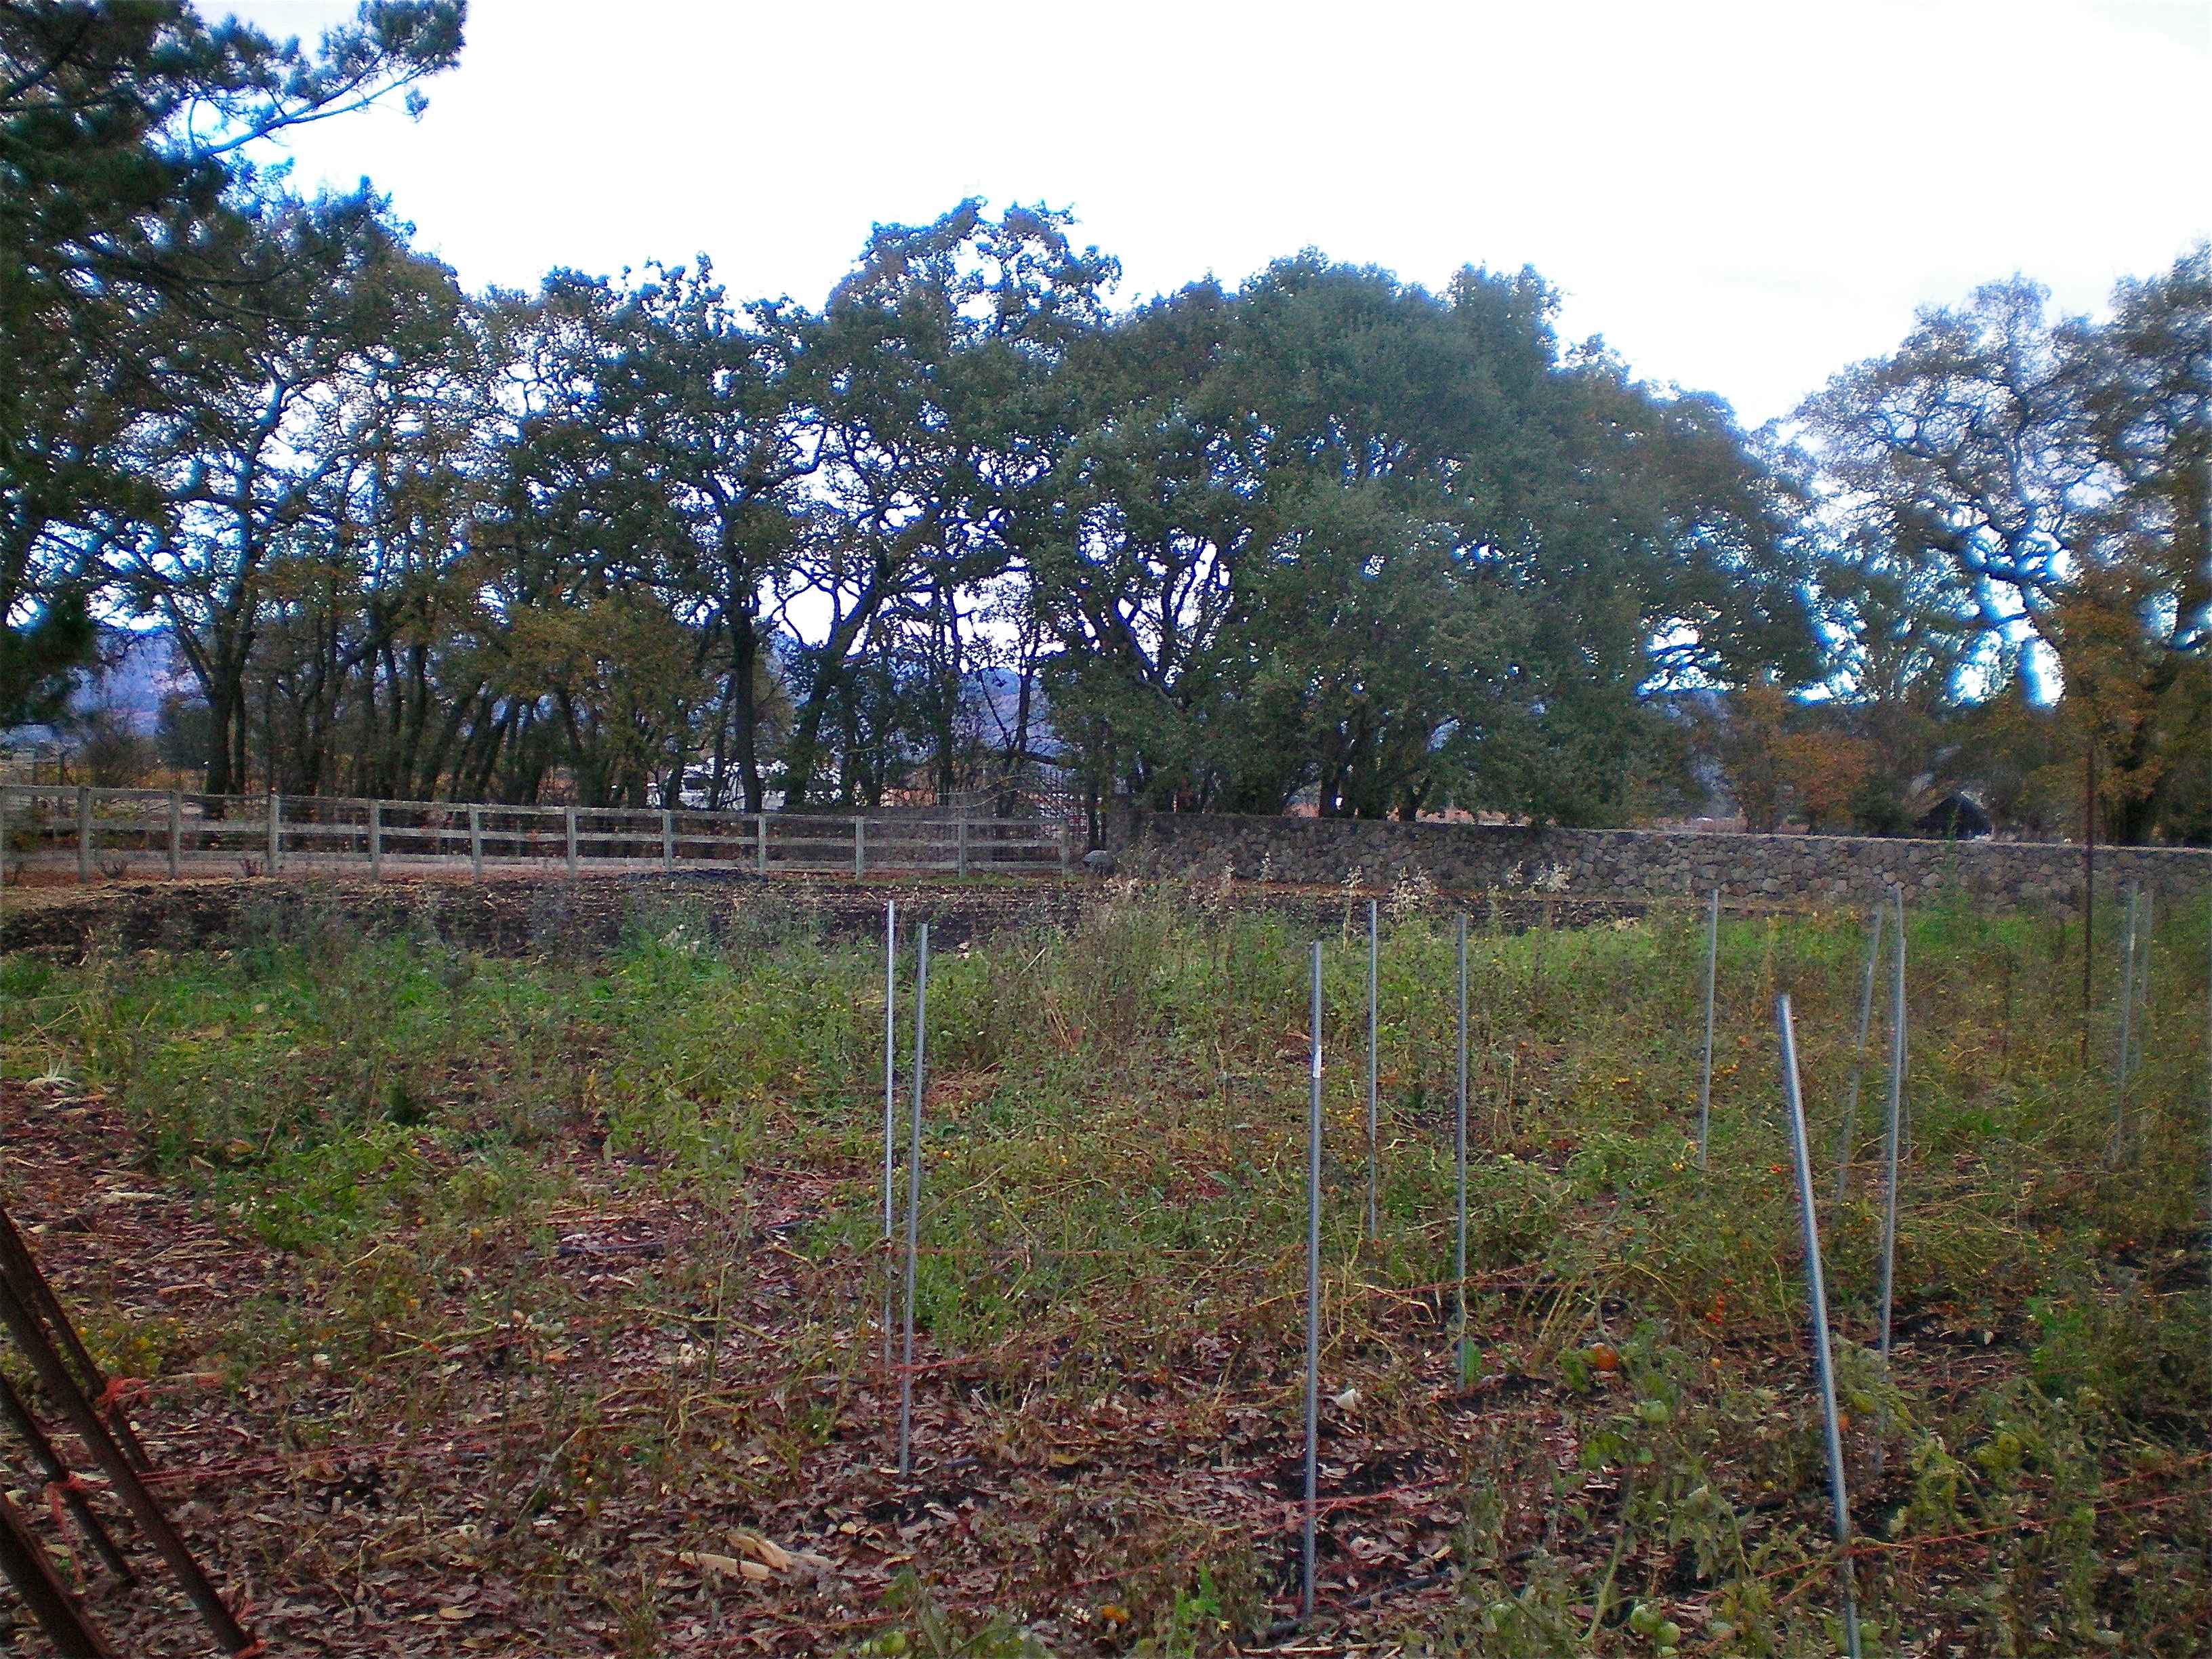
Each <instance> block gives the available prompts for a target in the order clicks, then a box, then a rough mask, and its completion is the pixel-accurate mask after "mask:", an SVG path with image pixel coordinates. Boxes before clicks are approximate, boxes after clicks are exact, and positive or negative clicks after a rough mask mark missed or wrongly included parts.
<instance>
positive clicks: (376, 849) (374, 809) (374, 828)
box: [368, 800, 384, 881]
mask: <svg viewBox="0 0 2212 1659" xmlns="http://www.w3.org/2000/svg"><path fill="white" fill-rule="evenodd" d="M368 878H369V879H370V880H371V881H382V880H383V879H384V803H383V802H382V801H380V800H373V801H371V802H369V804H368Z"/></svg>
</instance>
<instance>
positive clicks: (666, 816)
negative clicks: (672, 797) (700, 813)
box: [660, 812, 676, 876]
mask: <svg viewBox="0 0 2212 1659" xmlns="http://www.w3.org/2000/svg"><path fill="white" fill-rule="evenodd" d="M660 873H661V874H663V875H664V876H672V875H674V874H675V873H676V814H675V813H673V812H663V813H662V814H661V815H660Z"/></svg>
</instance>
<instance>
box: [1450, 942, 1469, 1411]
mask: <svg viewBox="0 0 2212 1659" xmlns="http://www.w3.org/2000/svg"><path fill="white" fill-rule="evenodd" d="M1458 946H1459V1090H1458V1095H1457V1098H1456V1099H1455V1102H1454V1103H1453V1110H1452V1281H1453V1285H1454V1298H1453V1300H1454V1313H1455V1316H1456V1317H1455V1320H1454V1323H1455V1325H1457V1327H1458V1328H1459V1376H1460V1386H1461V1387H1462V1388H1465V1387H1466V1386H1467V1381H1468V1378H1467V916H1466V915H1465V913H1463V912H1462V915H1461V916H1460V919H1459V939H1458Z"/></svg>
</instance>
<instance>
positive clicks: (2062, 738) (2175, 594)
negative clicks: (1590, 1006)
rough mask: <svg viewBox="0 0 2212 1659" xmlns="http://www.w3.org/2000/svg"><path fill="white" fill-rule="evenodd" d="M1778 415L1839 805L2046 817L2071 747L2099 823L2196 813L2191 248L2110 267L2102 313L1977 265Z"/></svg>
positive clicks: (2204, 346)
mask: <svg viewBox="0 0 2212 1659" xmlns="http://www.w3.org/2000/svg"><path fill="white" fill-rule="evenodd" d="M2208 415H2212V252H2208V251H2207V250H2206V249H2205V248H2204V247H2202V246H2200V247H2198V248H2197V249H2195V250H2193V251H2192V252H2190V253H2188V254H2186V255H2185V256H2184V257H2183V258H2181V259H2179V260H2178V261H2177V262H2176V263H2175V264H2174V265H2173V266H2172V269H2171V270H2168V271H2166V272H2165V273H2163V274H2162V275H2160V276H2156V277H2153V278H2150V279H2148V280H2145V281H2142V282H2128V283H2122V284H2121V285H2120V288H2119V289H2118V293H2117V294H2116V295H2115V302H2114V307H2113V314H2112V318H2111V319H2110V320H2109V321H2106V322H2103V323H2096V322H2092V321H2090V320H2088V319H2081V318H2071V319H2060V320H2058V321H2056V322H2054V321H2053V320H2052V319H2051V318H2050V317H2049V315H2048V311H2047V295H2045V292H2044V290H2042V289H2039V288H2038V287H2037V286H2036V285H2035V284H2033V283H2029V282H2027V281H2025V280H2024V279H2020V278H2015V279H2013V280H2011V281H2008V282H2005V283H1993V284H1991V285H1990V286H1988V287H1986V288H1984V289H1979V290H1978V291H1977V292H1976V293H1975V295H1973V296H1972V299H1971V300H1970V301H1968V303H1967V304H1966V306H1964V307H1959V308H1957V309H1939V310H1935V311H1930V312H1929V313H1925V314H1924V315H1923V318H1922V319H1921V321H1920V323H1919V325H1918V326H1917V327H1916V328H1915V330H1914V331H1913V332H1912V333H1911V335H1910V336H1909V337H1907V338H1906V340H1905V343H1904V344H1903V345H1902V346H1901V347H1900V348H1899V350H1898V351H1897V352H1896V353H1894V354H1893V355H1892V356H1887V357H1883V358H1879V359H1876V360H1874V361H1872V362H1867V363H1862V364H1860V365H1857V367H1855V368H1851V369H1849V370H1847V371H1845V372H1844V374H1839V375H1838V376H1837V377H1836V379H1835V380H1833V381H1832V382H1831V383H1830V384H1829V386H1828V387H1827V388H1826V390H1825V391H1823V392H1821V393H1820V394H1819V395H1818V396H1816V397H1815V398H1812V399H1811V400H1809V401H1808V403H1807V404H1806V405H1805V408H1804V410H1802V416H1803V419H1804V422H1805V424H1806V428H1807V431H1808V437H1809V441H1810V443H1811V445H1812V447H1813V450H1814V454H1815V456H1816V457H1817V461H1818V469H1819V470H1818V486H1819V488H1820V489H1821V491H1822V492H1823V508H1824V511H1823V514H1822V516H1821V522H1820V529H1821V531H1822V532H1823V533H1824V534H1825V536H1826V539H1827V549H1828V552H1829V555H1830V556H1829V557H1828V558H1827V559H1826V561H1824V562H1823V563H1822V565H1821V572H1822V577H1823V584H1824V586H1825V588H1826V592H1827V596H1828V600H1829V605H1830V609H1829V612H1828V614H1829V616H1830V617H1831V620H1832V623H1833V624H1834V626H1835V630H1836V638H1837V641H1838V674H1839V676H1840V678H1842V680H1843V681H1844V684H1846V685H1847V686H1848V688H1849V690H1850V693H1851V695H1850V697H1849V698H1847V699H1846V700H1845V701H1844V702H1841V703H1839V704H1838V714H1839V716H1840V717H1842V718H1845V719H1849V720H1853V721H1855V722H1856V723H1857V726H1859V727H1860V728H1862V734H1863V735H1864V736H1865V737H1867V738H1869V740H1870V741H1872V742H1873V743H1874V744H1875V745H1876V748H1877V750H1879V751H1880V753H1881V759H1880V761H1879V762H1878V763H1877V765H1876V766H1875V774H1874V777H1875V786H1874V788H1873V793H1871V794H1870V795H1869V798H1868V799H1867V800H1866V801H1865V802H1864V803H1863V807H1862V810H1861V811H1860V814H1859V816H1860V818H1861V821H1862V822H1863V823H1865V824H1866V825H1867V826H1868V827H1873V828H1887V827H1893V826H1894V825H1895V824H1896V823H1899V822H1900V821H1903V820H1907V819H1909V818H1910V817H1911V814H1912V811H1913V808H1914V803H1915V801H1916V799H1922V800H1924V798H1925V797H1926V796H1927V795H1928V794H1929V793H1930V792H1931V791H1935V790H1940V789H1942V788H1947V787H1954V785H1956V784H1958V783H1960V782H1964V783H1967V784H1969V785H1972V786H1975V787H1979V788H1980V789H1981V790H1982V791H1983V793H1989V794H1991V795H1993V796H1997V797H2002V798H2003V799H2008V800H2015V801H2017V802H2018V803H2019V804H2020V805H2021V810H2022V811H2023V813H2025V814H2026V817H2024V818H2023V819H2022V820H2021V823H2022V824H2023V826H2024V827H2039V828H2047V827H2052V826H2053V825H2054V824H2055V823H2056V820H2057V813H2056V810H2055V807H2054V805H2053V803H2054V799H2055V798H2056V796H2057V794H2058V793H2061V792H2059V791H2058V790H2057V787H2056V781H2055V780H2056V777H2057V775H2075V776H2086V774H2087V770H2088V769H2089V768H2090V767H2091V766H2092V765H2093V767H2094V769H2096V771H2097V773H2098V775H2099V783H2098V787H2097V799H2098V802H2099V814H2100V833H2106V834H2110V835H2112V836H2114V837H2115V838H2117V839H2120V840H2124V841H2135V840H2141V839H2144V838H2146V837H2148V836H2167V837H2188V838H2192V839H2198V838H2203V836H2204V835H2205V834H2206V832H2207V830H2208V829H2212V823H2208V822H2207V820H2206V817H2205V814H2206V807H2205V805H2204V798H2205V785H2206V782H2207V781H2208V780H2207V776H2206V771H2205V768H2204V764H2203V759H2202V756H2203V750H2204V747H2205V740H2206V736H2207V734H2206V732H2205V725H2204V721H2205V715H2204V709H2205V706H2206V701H2207V698H2206V691H2207V689H2208V688H2207V681H2206V673H2205V651H2206V644H2207V636H2206V632H2205V629H2206V623H2207V607H2208V605H2212V586H2208V580H2212V577H2209V576H2208V564H2207V553H2208V542H2212V538H2208V534H2207V528H2206V526H2207V518H2208V509H2207V506H2206V490H2207V478H2208V453H2212V419H2208ZM1998 703H2009V704H2010V705H2011V706H2012V709H2013V712H2012V713H2011V714H2004V715H2002V716H2000V715H1998V714H1996V710H1995V707H1994V706H1995V705H1996V704H1998ZM2075 799H2076V801H2077V803H2078V801H2079V799H2081V797H2080V795H2079V794H2076V796H2075ZM2030 820H2033V823H2030V822H2029V821H2030ZM2080 821H2081V813H2080V811H2079V808H2078V805H2077V807H2076V809H2075V811H2074V815H2073V823H2074V825H2075V828H2076V829H2078V828H2079V827H2080Z"/></svg>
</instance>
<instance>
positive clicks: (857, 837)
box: [853, 817, 868, 881]
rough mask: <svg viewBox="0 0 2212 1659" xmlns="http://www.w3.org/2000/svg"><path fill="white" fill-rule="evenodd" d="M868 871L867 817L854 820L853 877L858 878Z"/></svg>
mask: <svg viewBox="0 0 2212 1659" xmlns="http://www.w3.org/2000/svg"><path fill="white" fill-rule="evenodd" d="M867 873H868V821H867V819H866V818H865V817H855V818H854V820H853V877H854V880H856V881H857V880H858V879H859V878H861V877H862V876H865V875H866V874H867Z"/></svg>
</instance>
